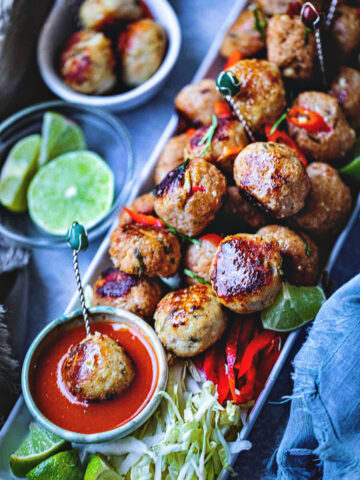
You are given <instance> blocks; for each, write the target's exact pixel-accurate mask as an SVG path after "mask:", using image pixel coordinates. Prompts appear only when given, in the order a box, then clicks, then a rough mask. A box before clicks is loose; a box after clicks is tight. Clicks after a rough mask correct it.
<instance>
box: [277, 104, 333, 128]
mask: <svg viewBox="0 0 360 480" xmlns="http://www.w3.org/2000/svg"><path fill="white" fill-rule="evenodd" d="M286 118H287V120H288V121H289V122H290V123H292V124H293V125H296V126H297V127H300V128H303V129H304V130H306V131H307V132H313V133H316V132H330V131H331V128H330V127H329V125H328V124H327V123H326V122H325V120H324V118H323V117H322V116H321V115H319V114H318V113H317V112H314V111H313V110H309V109H308V108H304V107H291V108H290V110H289V113H288V115H287V117H286Z"/></svg>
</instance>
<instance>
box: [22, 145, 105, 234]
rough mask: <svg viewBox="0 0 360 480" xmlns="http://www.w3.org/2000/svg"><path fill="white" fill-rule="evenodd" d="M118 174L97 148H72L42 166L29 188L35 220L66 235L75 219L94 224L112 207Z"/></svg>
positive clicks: (31, 212)
mask: <svg viewBox="0 0 360 480" xmlns="http://www.w3.org/2000/svg"><path fill="white" fill-rule="evenodd" d="M113 199H114V175H113V173H112V171H111V170H110V168H109V167H108V166H107V164H106V163H105V162H104V161H103V160H102V159H101V158H100V157H99V155H97V154H96V153H93V152H88V151H82V152H71V153H65V154H64V155H61V156H60V157H58V158H56V159H55V160H53V161H52V162H50V163H49V164H48V165H45V166H44V167H42V168H41V169H40V170H39V171H38V173H37V174H36V175H35V177H34V178H33V180H32V182H31V184H30V187H29V190H28V204H29V213H30V216H31V218H32V220H33V221H34V222H35V223H36V224H37V225H38V226H39V227H41V228H42V229H43V230H45V231H46V232H48V233H51V234H53V235H65V234H66V232H67V230H68V228H69V227H70V225H71V224H72V222H73V221H78V222H80V223H82V224H83V225H84V226H85V227H87V228H90V227H92V226H93V225H95V224H96V223H98V222H99V220H101V219H102V218H103V217H104V216H105V215H106V214H107V213H108V211H109V210H110V208H111V205H112V203H113Z"/></svg>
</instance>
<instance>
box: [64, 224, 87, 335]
mask: <svg viewBox="0 0 360 480" xmlns="http://www.w3.org/2000/svg"><path fill="white" fill-rule="evenodd" d="M66 241H67V244H68V246H69V247H70V248H71V249H72V251H73V262H74V271H75V278H76V283H77V287H78V291H79V296H80V302H81V308H82V312H83V318H84V324H85V330H86V335H91V331H90V325H89V314H88V310H87V307H86V304H85V296H84V289H83V286H82V283H81V277H80V270H79V259H78V254H79V252H81V251H84V250H86V249H87V247H88V246H89V241H88V237H87V233H86V229H85V227H84V226H83V225H81V224H80V223H78V222H73V224H72V225H71V227H70V228H69V230H68V232H67V235H66Z"/></svg>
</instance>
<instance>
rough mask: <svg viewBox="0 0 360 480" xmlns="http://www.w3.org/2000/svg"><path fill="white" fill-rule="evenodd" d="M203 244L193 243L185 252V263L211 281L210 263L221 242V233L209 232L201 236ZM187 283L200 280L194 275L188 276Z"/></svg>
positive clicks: (187, 266) (191, 283)
mask: <svg viewBox="0 0 360 480" xmlns="http://www.w3.org/2000/svg"><path fill="white" fill-rule="evenodd" d="M200 240H201V245H196V244H194V243H191V244H190V245H189V246H188V248H187V250H186V253H185V258H184V265H185V267H186V268H188V269H189V270H191V271H192V272H194V273H195V274H196V275H198V276H199V277H201V278H202V279H204V280H205V281H207V282H210V265H211V262H212V259H213V258H214V255H215V252H216V249H217V246H218V245H219V243H220V242H221V240H222V238H221V237H220V235H216V234H211V233H210V234H208V235H204V236H203V237H201V239H200ZM186 280H187V283H189V284H190V285H194V284H196V283H198V281H197V280H196V279H194V278H192V277H187V278H186Z"/></svg>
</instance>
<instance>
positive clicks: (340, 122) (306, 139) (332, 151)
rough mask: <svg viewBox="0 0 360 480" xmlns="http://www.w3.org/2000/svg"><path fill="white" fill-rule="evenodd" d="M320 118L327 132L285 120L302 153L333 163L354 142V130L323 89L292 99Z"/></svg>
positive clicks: (335, 102) (344, 153)
mask: <svg viewBox="0 0 360 480" xmlns="http://www.w3.org/2000/svg"><path fill="white" fill-rule="evenodd" d="M294 105H295V106H299V107H303V108H307V109H309V110H312V111H314V112H316V113H318V114H319V115H321V116H322V117H323V119H324V120H325V122H326V123H327V125H328V126H329V127H330V128H329V131H324V130H323V131H319V132H308V131H307V130H305V129H304V128H301V127H298V126H296V125H293V124H292V123H290V122H289V121H288V129H289V133H290V135H291V136H292V137H293V138H294V140H295V141H296V143H297V144H298V146H299V147H300V149H301V150H302V151H303V152H304V154H305V155H306V156H307V157H309V158H311V159H312V160H321V161H325V162H329V163H330V162H334V161H336V160H339V159H341V158H343V157H344V156H345V155H346V153H347V152H348V151H349V150H350V149H351V148H352V147H353V145H354V143H355V132H354V130H353V129H352V128H351V127H350V125H349V124H348V122H347V121H346V118H345V115H344V113H343V112H342V110H341V108H340V107H339V104H338V102H337V101H336V99H335V98H333V97H332V96H331V95H328V94H327V93H323V92H303V93H300V95H298V97H297V98H296V99H295V102H294Z"/></svg>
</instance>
